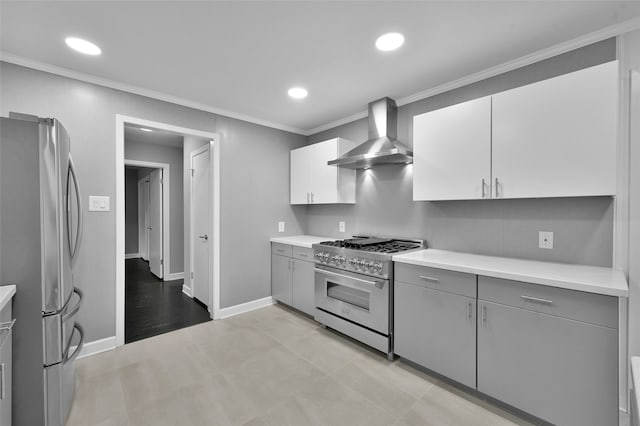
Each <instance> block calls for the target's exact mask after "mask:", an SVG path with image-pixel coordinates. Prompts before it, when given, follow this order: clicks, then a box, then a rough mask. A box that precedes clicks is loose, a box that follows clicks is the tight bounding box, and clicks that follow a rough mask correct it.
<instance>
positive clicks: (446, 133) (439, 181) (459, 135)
mask: <svg viewBox="0 0 640 426" xmlns="http://www.w3.org/2000/svg"><path fill="white" fill-rule="evenodd" d="M490 180H491V97H485V98H480V99H475V100H472V101H468V102H464V103H461V104H457V105H452V106H450V107H447V108H442V109H439V110H436V111H431V112H428V113H425V114H421V115H417V116H415V117H414V118H413V199H414V200H416V201H417V200H471V199H478V198H489V197H490V196H491V194H490V188H489V187H490ZM483 182H484V183H483Z"/></svg>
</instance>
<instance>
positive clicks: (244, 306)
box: [218, 296, 274, 319]
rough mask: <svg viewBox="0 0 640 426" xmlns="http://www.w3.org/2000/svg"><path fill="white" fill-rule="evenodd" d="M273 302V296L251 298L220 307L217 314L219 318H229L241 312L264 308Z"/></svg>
mask: <svg viewBox="0 0 640 426" xmlns="http://www.w3.org/2000/svg"><path fill="white" fill-rule="evenodd" d="M273 303H274V302H273V297H271V296H269V297H265V298H262V299H258V300H252V301H251V302H247V303H241V304H239V305H235V306H229V307H228V308H222V309H220V311H218V314H219V317H220V319H223V318H229V317H232V316H234V315H238V314H243V313H245V312H249V311H253V310H255V309H260V308H264V307H265V306H269V305H273Z"/></svg>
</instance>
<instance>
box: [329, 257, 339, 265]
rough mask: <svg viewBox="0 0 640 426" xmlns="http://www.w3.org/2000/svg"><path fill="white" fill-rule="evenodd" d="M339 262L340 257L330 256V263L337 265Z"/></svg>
mask: <svg viewBox="0 0 640 426" xmlns="http://www.w3.org/2000/svg"><path fill="white" fill-rule="evenodd" d="M339 260H340V256H338V255H334V256H331V261H332V262H333V263H336V264H337V263H338V261H339Z"/></svg>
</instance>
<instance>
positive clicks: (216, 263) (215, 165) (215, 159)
mask: <svg viewBox="0 0 640 426" xmlns="http://www.w3.org/2000/svg"><path fill="white" fill-rule="evenodd" d="M220 143H221V141H220V138H218V137H217V136H216V137H215V138H214V139H213V140H211V141H210V142H209V144H210V145H211V150H210V151H209V152H210V153H211V154H212V155H210V156H209V161H210V164H209V166H210V167H211V169H210V170H211V172H212V173H210V174H209V176H210V179H211V181H210V182H211V183H212V184H213V189H212V191H213V197H211V203H212V208H213V214H212V215H211V221H212V223H211V227H212V229H213V250H212V253H211V256H212V257H213V259H212V262H211V267H212V268H213V277H212V278H213V291H212V292H211V294H212V296H211V297H213V306H209V311H210V312H211V317H212V318H213V319H214V320H215V319H219V318H220V259H221V256H220V250H221V246H220V241H221V238H220V229H221V219H220V197H221V196H220V187H221V183H220V163H221V161H222V160H221V158H220V152H221V149H220Z"/></svg>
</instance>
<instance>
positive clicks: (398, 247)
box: [319, 236, 424, 254]
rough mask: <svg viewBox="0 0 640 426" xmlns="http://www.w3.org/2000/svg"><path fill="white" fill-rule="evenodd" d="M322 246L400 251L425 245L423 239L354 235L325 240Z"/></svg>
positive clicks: (374, 250) (388, 251)
mask: <svg viewBox="0 0 640 426" xmlns="http://www.w3.org/2000/svg"><path fill="white" fill-rule="evenodd" d="M319 244H320V245H322V246H328V247H340V248H348V249H354V250H362V251H368V252H376V253H389V254H391V253H400V252H403V251H407V250H413V249H417V248H422V247H424V244H423V242H422V241H416V240H400V239H394V238H379V237H368V236H354V237H353V238H349V239H345V240H335V241H323V242H321V243H319Z"/></svg>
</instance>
